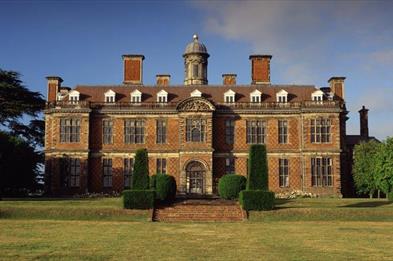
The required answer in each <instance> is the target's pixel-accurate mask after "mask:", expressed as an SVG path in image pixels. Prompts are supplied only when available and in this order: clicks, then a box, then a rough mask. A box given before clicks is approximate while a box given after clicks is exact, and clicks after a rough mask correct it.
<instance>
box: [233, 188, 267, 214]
mask: <svg viewBox="0 0 393 261" xmlns="http://www.w3.org/2000/svg"><path fill="white" fill-rule="evenodd" d="M239 202H240V205H241V206H242V208H243V209H245V210H247V211H249V210H271V209H273V208H274V192H270V191H264V190H243V191H241V192H240V194H239Z"/></svg>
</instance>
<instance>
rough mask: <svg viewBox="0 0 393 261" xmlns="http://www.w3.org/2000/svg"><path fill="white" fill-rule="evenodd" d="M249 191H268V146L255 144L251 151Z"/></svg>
mask: <svg viewBox="0 0 393 261" xmlns="http://www.w3.org/2000/svg"><path fill="white" fill-rule="evenodd" d="M248 157H249V160H248V177H247V186H246V188H247V190H257V189H261V190H266V191H267V190H268V176H269V175H268V166H267V154H266V146H265V145H263V144H253V145H251V146H250V149H249V156H248Z"/></svg>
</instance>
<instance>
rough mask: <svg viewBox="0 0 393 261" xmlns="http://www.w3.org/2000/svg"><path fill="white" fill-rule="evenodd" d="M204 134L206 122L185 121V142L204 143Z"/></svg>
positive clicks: (197, 120)
mask: <svg viewBox="0 0 393 261" xmlns="http://www.w3.org/2000/svg"><path fill="white" fill-rule="evenodd" d="M205 132H206V120H204V119H187V120H186V141H187V142H190V141H191V142H204V141H205Z"/></svg>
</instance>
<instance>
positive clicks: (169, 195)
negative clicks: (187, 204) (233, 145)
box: [155, 174, 176, 201]
mask: <svg viewBox="0 0 393 261" xmlns="http://www.w3.org/2000/svg"><path fill="white" fill-rule="evenodd" d="M155 176H156V177H155V190H156V199H159V200H162V201H173V200H174V199H175V197H176V180H175V178H174V177H173V176H171V175H167V174H157V175H155Z"/></svg>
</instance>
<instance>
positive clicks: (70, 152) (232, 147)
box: [45, 37, 347, 195]
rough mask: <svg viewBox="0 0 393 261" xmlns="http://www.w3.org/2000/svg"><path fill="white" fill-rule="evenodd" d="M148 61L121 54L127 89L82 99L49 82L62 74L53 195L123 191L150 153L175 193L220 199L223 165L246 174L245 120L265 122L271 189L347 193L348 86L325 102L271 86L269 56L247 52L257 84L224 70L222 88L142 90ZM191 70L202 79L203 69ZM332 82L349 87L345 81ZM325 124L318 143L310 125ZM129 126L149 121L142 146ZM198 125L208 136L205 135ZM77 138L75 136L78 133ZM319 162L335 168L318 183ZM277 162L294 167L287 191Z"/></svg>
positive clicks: (50, 166) (55, 115)
mask: <svg viewBox="0 0 393 261" xmlns="http://www.w3.org/2000/svg"><path fill="white" fill-rule="evenodd" d="M197 43H198V38H195V37H194V44H197ZM191 47H192V46H191ZM191 47H190V48H191ZM187 48H188V47H187ZM193 48H194V47H192V48H191V50H194V51H195V50H198V51H200V52H206V48H205V47H204V46H203V47H201V46H199V47H198V48H199V49H198V48H197V49H195V48H194V49H193ZM192 55H194V56H195V55H198V53H192ZM184 57H186V58H187V57H188V55H186V54H185V55H184ZM207 57H208V54H207V53H203V58H204V59H205V60H206V61H207ZM188 58H189V57H188ZM188 58H187V59H188ZM143 59H144V56H142V55H124V56H123V61H124V84H123V85H120V86H77V87H76V88H75V90H76V91H77V92H78V93H80V96H79V99H78V100H77V101H71V100H70V99H69V97H68V96H67V95H64V97H61V99H55V100H54V96H56V95H54V94H53V88H54V87H53V81H54V79H57V78H53V77H51V78H48V81H49V84H48V90H49V96H48V105H47V108H46V111H45V126H46V135H45V156H46V174H47V176H48V177H49V180H50V182H49V183H48V190H50V191H51V192H52V193H53V194H57V195H59V194H75V193H86V192H108V193H109V192H112V191H116V192H121V191H122V190H123V189H124V188H125V185H126V184H125V177H124V172H125V170H124V159H132V158H134V155H135V151H136V150H137V149H140V148H146V149H147V150H148V153H149V161H148V164H149V175H154V174H155V173H156V169H157V159H165V160H166V173H167V174H170V175H173V176H174V177H175V179H176V182H177V187H178V193H181V194H187V193H190V191H191V190H192V188H195V186H198V188H200V190H198V193H202V194H212V193H217V184H218V180H219V178H220V177H222V176H223V175H225V173H226V161H227V159H229V158H233V159H234V172H235V173H237V174H240V175H244V176H247V157H248V149H249V146H250V144H248V143H247V135H248V131H247V122H250V121H255V122H256V121H258V122H263V123H264V124H265V129H264V131H265V134H264V139H265V140H264V143H265V144H266V146H267V151H268V165H269V188H270V189H271V190H272V191H275V192H289V191H292V190H303V191H307V192H312V193H316V194H323V195H340V194H341V177H342V176H343V175H346V174H345V173H344V171H345V170H344V169H343V167H342V165H343V164H342V159H343V158H345V155H344V151H345V142H344V140H345V120H346V116H345V115H346V113H347V112H346V110H345V103H344V102H343V99H342V97H343V88H338V87H337V86H336V87H337V88H336V87H335V89H338V90H339V91H338V95H339V96H337V97H336V96H334V93H333V96H332V95H331V94H332V93H331V91H332V90H331V89H329V90H328V91H325V92H324V93H325V94H324V99H323V100H322V101H312V100H311V97H312V93H314V92H315V91H316V90H319V89H318V88H316V87H314V86H307V85H299V86H294V85H272V84H270V59H271V56H269V55H253V56H250V59H251V62H252V84H251V85H236V78H235V77H236V75H235V74H228V75H227V77H226V78H224V82H223V85H219V86H208V85H206V84H202V85H199V84H198V85H194V84H192V83H189V84H187V85H184V86H176V87H175V86H168V85H167V84H162V83H161V82H160V83H158V84H157V85H155V86H144V85H143V84H142V61H143ZM187 61H188V60H187ZM191 62H195V61H194V60H193V61H191ZM205 65H206V66H207V64H205ZM205 65H204V66H205ZM193 73H197V75H199V74H198V71H197V69H195V72H194V71H193ZM201 73H202V76H203V77H206V75H204V74H203V72H201ZM199 76H201V75H199ZM199 76H198V77H199ZM60 79H61V78H60ZM168 79H169V78H168ZM334 79H336V81H339V83H340V84H341V86H342V87H343V79H344V78H343V77H336V78H334ZM324 89H326V88H324ZM109 90H111V91H112V93H115V99H114V101H112V102H106V103H105V102H104V101H105V93H107V92H108V91H109ZM136 90H137V91H138V92H137V93H141V99H140V101H138V102H135V101H132V100H131V93H133V92H135V91H136ZM229 90H231V91H232V92H233V93H235V99H234V102H233V103H226V102H225V100H224V93H226V92H228V91H229ZM256 90H258V93H262V94H261V96H260V100H259V101H257V102H255V101H254V102H253V101H252V100H251V97H250V94H251V93H255V91H256ZM282 90H285V92H287V93H288V98H287V101H285V102H279V101H278V100H276V94H277V93H279V92H280V91H282ZM321 90H322V88H321ZM163 91H164V92H163ZM158 92H161V93H167V97H166V99H165V102H162V101H158V99H157V98H158V97H157V94H158ZM195 93H196V94H195ZM199 94H200V95H199ZM320 118H323V119H328V122H329V128H330V129H329V130H328V132H329V134H328V135H329V140H328V141H327V142H323V143H315V142H312V139H311V129H312V126H311V120H314V119H320ZM64 119H74V120H76V121H77V123H78V124H79V125H78V126H77V127H75V126H72V127H70V128H69V129H66V128H65V127H64V126H61V124H62V122H64ZM62 120H63V121H62ZM104 120H105V121H108V120H109V121H110V122H111V126H112V127H111V135H112V139H111V141H112V142H106V143H108V144H104V139H103V136H104V132H103V128H104V126H103V121H104ZM130 120H135V121H134V122H136V121H138V122H143V130H144V133H143V142H141V143H137V142H136V143H133V142H126V138H125V137H126V133H125V124H126V121H130ZM157 120H163V121H164V122H165V128H166V140H165V142H163V143H159V142H157ZM188 120H191V121H192V120H196V121H197V122H199V121H200V122H203V127H200V125H197V126H199V127H193V129H192V130H190V128H191V127H190V128H189V129H187V126H186V125H187V121H188ZM227 120H233V121H234V126H233V135H234V140H233V143H232V144H227V139H226V133H227V131H226V128H227V127H226V121H227ZM280 121H285V123H286V126H287V131H286V133H287V136H286V141H287V142H285V143H280V142H279V132H280V130H279V122H280ZM198 124H201V123H198ZM73 128H74V129H73ZM198 128H200V129H198ZM202 129H203V132H200V130H202ZM61 131H63V132H65V133H66V134H65V135H71V136H70V137H69V140H66V141H65V140H64V139H63V140H62V139H61V135H62V134H61V133H60V132H61ZM67 131H68V132H69V133H68V134H67ZM258 131H259V130H258ZM75 133H77V136H72V135H74V134H75ZM201 133H203V134H201ZM187 135H190V136H189V139H194V138H195V139H196V138H198V139H199V138H200V139H202V140H201V141H199V140H198V141H196V140H187ZM198 135H199V136H198ZM201 135H202V136H201ZM194 136H195V137H194ZM76 137H77V138H76ZM73 139H76V140H73ZM320 157H322V158H324V160H325V158H328V162H329V164H330V165H329V166H328V167H326V166H322V167H320V168H321V169H324V170H325V171H327V169H328V170H329V171H330V172H329V174H330V175H331V176H329V180H330V181H329V182H330V183H329V184H323V185H320V184H319V185H318V186H316V184H312V178H311V173H312V170H311V161H312V159H313V158H320ZM64 158H65V159H79V161H77V165H76V167H75V168H74V169H73V170H70V171H71V172H72V171H73V173H74V174H73V175H74V176H75V175H76V176H78V177H79V182H78V184H77V186H75V184H74V186H72V182H71V181H70V179H69V177H64V175H65V174H64V171H62V169H61V168H62V164H60V162H62V159H64ZM104 159H105V160H107V159H111V165H110V167H108V166H106V167H105V169H106V175H107V176H106V177H108V175H109V176H110V181H111V183H108V180H106V181H105V182H107V183H106V185H107V186H105V182H104V179H105V177H104V165H103V163H104ZM280 159H286V160H287V161H288V184H286V185H287V186H285V187H280V184H279V160H280ZM325 161H326V160H325ZM325 161H324V162H325ZM193 162H199V163H198V164H199V165H198V166H199V167H195V166H194V168H195V169H194V170H191V167H190V166H192V163H193ZM318 162H319V161H318ZM107 164H109V163H108V162H107ZM108 169H109V170H108ZM108 184H109V185H108Z"/></svg>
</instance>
